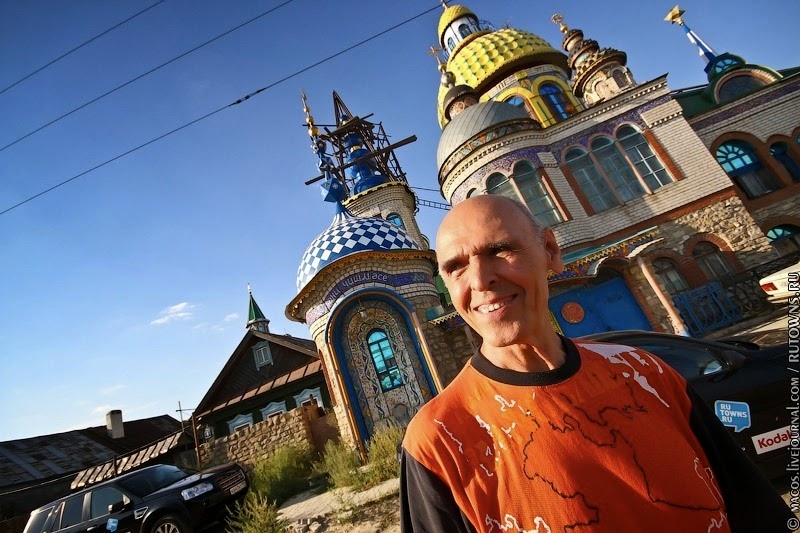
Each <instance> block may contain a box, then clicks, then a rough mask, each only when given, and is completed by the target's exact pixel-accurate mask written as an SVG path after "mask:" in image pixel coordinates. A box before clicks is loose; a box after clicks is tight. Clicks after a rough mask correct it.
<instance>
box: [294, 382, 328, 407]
mask: <svg viewBox="0 0 800 533" xmlns="http://www.w3.org/2000/svg"><path fill="white" fill-rule="evenodd" d="M314 401H316V402H317V407H322V393H321V392H320V389H319V387H316V388H314V389H304V390H303V392H301V393H300V394H297V395H295V396H294V403H295V405H297V407H302V406H304V405H312V404H313V403H314Z"/></svg>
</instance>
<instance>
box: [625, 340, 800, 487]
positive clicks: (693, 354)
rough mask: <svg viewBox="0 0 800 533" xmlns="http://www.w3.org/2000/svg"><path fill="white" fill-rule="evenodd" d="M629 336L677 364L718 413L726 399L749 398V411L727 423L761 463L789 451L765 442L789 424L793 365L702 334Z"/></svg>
mask: <svg viewBox="0 0 800 533" xmlns="http://www.w3.org/2000/svg"><path fill="white" fill-rule="evenodd" d="M627 342H629V343H630V344H634V345H635V346H639V347H641V348H642V349H644V350H647V351H649V352H652V353H654V354H656V355H658V356H659V357H660V358H661V359H663V360H664V361H665V362H666V363H667V364H669V365H670V366H672V367H673V368H675V369H676V370H678V372H680V373H681V375H683V376H684V377H685V378H686V380H687V381H688V382H689V383H690V384H691V385H692V387H693V388H694V389H695V391H697V393H698V394H699V395H700V397H702V398H703V399H704V400H705V401H706V403H707V404H708V405H709V407H710V408H711V409H712V410H713V411H715V413H716V414H717V416H719V414H720V412H723V408H724V407H725V406H724V405H722V404H726V405H732V406H734V407H735V406H738V405H740V404H741V403H743V404H746V405H747V407H748V409H749V417H746V418H744V417H743V418H740V419H734V420H733V421H730V420H729V421H727V422H723V423H725V424H726V425H727V426H728V430H729V431H730V432H731V434H732V435H733V437H734V439H735V440H736V441H737V442H738V443H739V445H740V446H741V448H742V449H743V450H745V452H746V453H747V454H748V455H749V456H750V458H751V459H753V460H754V461H755V462H756V463H762V462H772V461H774V460H775V458H779V457H782V456H783V455H785V453H786V451H787V448H786V447H785V446H784V447H781V448H775V449H769V446H764V445H763V442H766V439H768V438H770V436H772V435H774V434H776V433H777V432H779V431H781V430H782V429H785V428H786V427H787V426H788V425H789V413H788V411H787V410H786V405H787V402H788V398H789V379H790V376H789V371H788V370H786V369H785V368H783V367H781V366H780V365H778V364H775V363H774V362H772V361H769V360H763V359H758V358H755V357H752V356H749V355H747V351H746V350H742V351H739V350H736V349H735V348H734V347H730V348H728V347H726V346H724V345H721V344H717V343H707V342H703V341H699V340H697V339H691V338H686V339H682V338H674V337H670V338H665V339H656V338H652V337H644V336H642V337H640V338H638V339H631V340H629V341H627ZM717 401H719V402H721V405H720V409H715V404H716V402H717ZM733 402H739V403H733ZM746 426H747V427H746ZM760 442H761V443H762V445H759V443H760ZM787 443H788V442H787ZM768 475H769V473H768Z"/></svg>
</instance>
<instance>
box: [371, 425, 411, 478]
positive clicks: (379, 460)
mask: <svg viewBox="0 0 800 533" xmlns="http://www.w3.org/2000/svg"><path fill="white" fill-rule="evenodd" d="M404 432H405V429H404V428H402V427H401V426H399V425H397V424H395V423H389V424H387V425H385V426H383V427H381V428H380V429H379V430H377V431H375V433H374V434H373V435H372V438H371V439H370V440H369V442H368V443H367V458H368V462H369V471H368V477H369V481H368V483H369V484H370V485H372V484H378V483H380V482H382V481H386V480H387V479H394V478H396V477H399V476H400V463H399V461H398V460H397V445H398V444H399V443H400V441H402V440H403V434H404Z"/></svg>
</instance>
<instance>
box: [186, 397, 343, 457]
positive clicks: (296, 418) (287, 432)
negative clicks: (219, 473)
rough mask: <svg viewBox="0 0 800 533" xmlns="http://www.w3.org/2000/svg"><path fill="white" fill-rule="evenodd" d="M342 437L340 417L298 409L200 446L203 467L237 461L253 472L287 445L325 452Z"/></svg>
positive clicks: (317, 411) (312, 408) (308, 409)
mask: <svg viewBox="0 0 800 533" xmlns="http://www.w3.org/2000/svg"><path fill="white" fill-rule="evenodd" d="M336 438H338V429H337V426H336V416H335V415H334V414H333V413H330V414H327V415H324V414H322V413H320V410H319V409H317V408H315V407H308V406H307V407H298V408H297V409H293V410H291V411H289V412H288V413H283V414H282V415H276V416H272V417H270V418H268V419H267V420H264V421H262V422H258V423H257V424H253V426H251V427H249V428H247V429H245V430H242V431H238V432H236V433H234V434H233V435H228V436H226V437H222V438H219V439H215V440H213V441H211V442H207V443H204V444H202V445H201V446H200V460H201V461H202V463H203V467H207V466H209V465H217V464H223V463H227V462H229V461H233V462H235V463H238V464H239V465H241V466H242V467H243V468H244V469H245V470H248V471H249V470H252V469H253V467H254V466H255V465H256V463H258V462H259V461H261V460H263V459H266V458H267V457H269V456H271V455H273V454H274V453H275V451H276V450H277V449H279V448H282V447H286V446H292V445H294V446H305V445H308V446H311V447H312V448H314V449H316V450H317V451H319V452H321V451H322V450H323V449H324V447H325V443H326V442H327V441H328V440H330V439H336Z"/></svg>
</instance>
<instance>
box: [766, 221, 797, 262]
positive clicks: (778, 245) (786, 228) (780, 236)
mask: <svg viewBox="0 0 800 533" xmlns="http://www.w3.org/2000/svg"><path fill="white" fill-rule="evenodd" d="M767 240H769V243H770V244H771V245H772V247H773V248H775V250H777V251H778V253H779V254H780V255H789V254H791V253H792V252H796V251H798V250H800V228H798V227H797V226H795V225H793V224H781V225H780V226H775V227H774V228H772V229H771V230H769V231H768V232H767Z"/></svg>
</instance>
